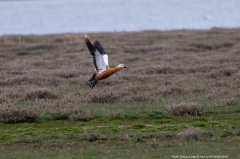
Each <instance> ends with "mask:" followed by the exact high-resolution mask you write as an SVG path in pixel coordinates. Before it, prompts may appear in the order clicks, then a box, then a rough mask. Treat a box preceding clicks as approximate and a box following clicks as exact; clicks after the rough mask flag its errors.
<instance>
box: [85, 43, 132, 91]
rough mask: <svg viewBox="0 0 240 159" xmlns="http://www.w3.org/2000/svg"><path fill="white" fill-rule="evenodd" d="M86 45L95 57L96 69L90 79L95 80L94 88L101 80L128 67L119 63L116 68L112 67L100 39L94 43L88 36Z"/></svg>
mask: <svg viewBox="0 0 240 159" xmlns="http://www.w3.org/2000/svg"><path fill="white" fill-rule="evenodd" d="M85 42H86V45H87V47H88V49H89V51H90V53H91V55H92V57H93V63H94V66H95V71H96V72H97V73H94V74H93V76H92V78H91V79H90V80H89V81H93V83H92V86H91V87H92V88H93V87H94V86H95V85H96V84H97V82H98V81H99V80H103V79H106V78H108V77H109V76H111V75H112V74H114V73H116V72H117V71H118V70H120V69H122V68H127V67H126V66H124V64H119V65H117V66H116V67H114V68H110V67H109V64H108V55H107V54H106V52H105V51H104V49H103V47H102V45H101V44H100V43H99V41H97V40H96V41H95V42H94V44H93V45H92V43H91V42H90V41H89V39H88V38H86V40H85Z"/></svg>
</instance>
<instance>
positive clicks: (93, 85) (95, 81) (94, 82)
mask: <svg viewBox="0 0 240 159" xmlns="http://www.w3.org/2000/svg"><path fill="white" fill-rule="evenodd" d="M96 84H97V80H95V79H94V81H93V84H92V89H93V88H94V87H95V85H96Z"/></svg>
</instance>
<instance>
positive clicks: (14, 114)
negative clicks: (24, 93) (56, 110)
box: [0, 106, 40, 123]
mask: <svg viewBox="0 0 240 159" xmlns="http://www.w3.org/2000/svg"><path fill="white" fill-rule="evenodd" d="M39 118H40V116H39V114H38V113H36V112H35V111H33V110H32V109H29V108H13V107H8V106H0V122H2V123H22V122H28V121H36V120H37V119H39Z"/></svg>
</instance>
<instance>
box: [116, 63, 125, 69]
mask: <svg viewBox="0 0 240 159" xmlns="http://www.w3.org/2000/svg"><path fill="white" fill-rule="evenodd" d="M117 67H118V68H119V69H122V68H127V67H126V66H124V64H119V65H117Z"/></svg>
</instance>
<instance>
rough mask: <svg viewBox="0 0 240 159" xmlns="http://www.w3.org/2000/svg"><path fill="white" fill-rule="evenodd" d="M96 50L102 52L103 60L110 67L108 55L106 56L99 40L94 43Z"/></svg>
mask: <svg viewBox="0 0 240 159" xmlns="http://www.w3.org/2000/svg"><path fill="white" fill-rule="evenodd" d="M94 48H96V49H97V50H98V51H99V52H100V54H101V55H102V56H103V60H104V62H105V64H106V65H108V66H109V64H108V55H107V54H106V52H105V51H104V49H103V47H102V45H101V44H100V42H99V41H98V40H96V41H95V42H94Z"/></svg>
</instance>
